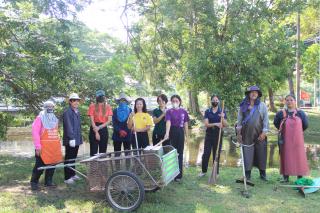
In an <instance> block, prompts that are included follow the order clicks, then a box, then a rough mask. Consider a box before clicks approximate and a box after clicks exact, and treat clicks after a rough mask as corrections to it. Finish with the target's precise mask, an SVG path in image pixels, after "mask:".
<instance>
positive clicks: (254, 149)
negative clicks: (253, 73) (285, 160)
mask: <svg viewBox="0 0 320 213" xmlns="http://www.w3.org/2000/svg"><path fill="white" fill-rule="evenodd" d="M261 96H262V92H261V90H260V88H259V87H258V86H251V87H249V88H248V89H247V90H246V92H245V98H244V99H243V100H242V102H241V103H240V109H239V112H238V119H237V137H238V142H240V143H242V144H243V145H244V146H243V155H244V165H245V173H246V178H247V179H248V180H250V178H251V169H252V166H256V167H257V168H258V169H259V171H260V179H261V180H264V181H266V180H267V176H266V166H267V165H266V164H267V137H266V134H267V132H268V131H269V117H268V109H267V106H266V104H265V103H263V102H262V101H260V98H261Z"/></svg>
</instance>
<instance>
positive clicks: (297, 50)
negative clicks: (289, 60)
mask: <svg viewBox="0 0 320 213" xmlns="http://www.w3.org/2000/svg"><path fill="white" fill-rule="evenodd" d="M299 43H300V11H298V14H297V45H296V48H297V49H296V91H297V92H296V94H297V107H300V50H299Z"/></svg>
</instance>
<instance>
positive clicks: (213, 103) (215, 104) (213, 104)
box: [211, 101, 219, 107]
mask: <svg viewBox="0 0 320 213" xmlns="http://www.w3.org/2000/svg"><path fill="white" fill-rule="evenodd" d="M218 104H219V102H215V101H214V102H211V105H212V106H213V107H216V106H218Z"/></svg>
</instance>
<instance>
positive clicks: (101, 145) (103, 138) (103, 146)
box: [89, 123, 109, 156]
mask: <svg viewBox="0 0 320 213" xmlns="http://www.w3.org/2000/svg"><path fill="white" fill-rule="evenodd" d="M101 124H102V123H96V125H97V126H99V125H101ZM99 134H100V141H98V140H97V139H96V135H95V133H94V131H93V128H92V126H91V127H90V131H89V142H90V156H94V155H95V154H97V153H98V150H99V153H106V152H107V145H108V137H109V134H108V128H107V127H105V128H102V129H100V130H99Z"/></svg>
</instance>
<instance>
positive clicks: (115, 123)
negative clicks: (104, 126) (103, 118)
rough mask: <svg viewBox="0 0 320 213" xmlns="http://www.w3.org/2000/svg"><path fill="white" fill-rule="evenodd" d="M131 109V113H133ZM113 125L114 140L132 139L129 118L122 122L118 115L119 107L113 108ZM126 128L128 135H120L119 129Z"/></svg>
mask: <svg viewBox="0 0 320 213" xmlns="http://www.w3.org/2000/svg"><path fill="white" fill-rule="evenodd" d="M131 111H132V110H131V109H130V113H131ZM112 126H113V134H112V140H113V141H130V130H129V128H128V124H127V120H125V121H123V122H120V121H119V119H118V117H117V108H116V109H114V110H113V115H112ZM120 130H124V131H126V132H127V136H126V137H123V138H121V137H120V135H119V131H120Z"/></svg>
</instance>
